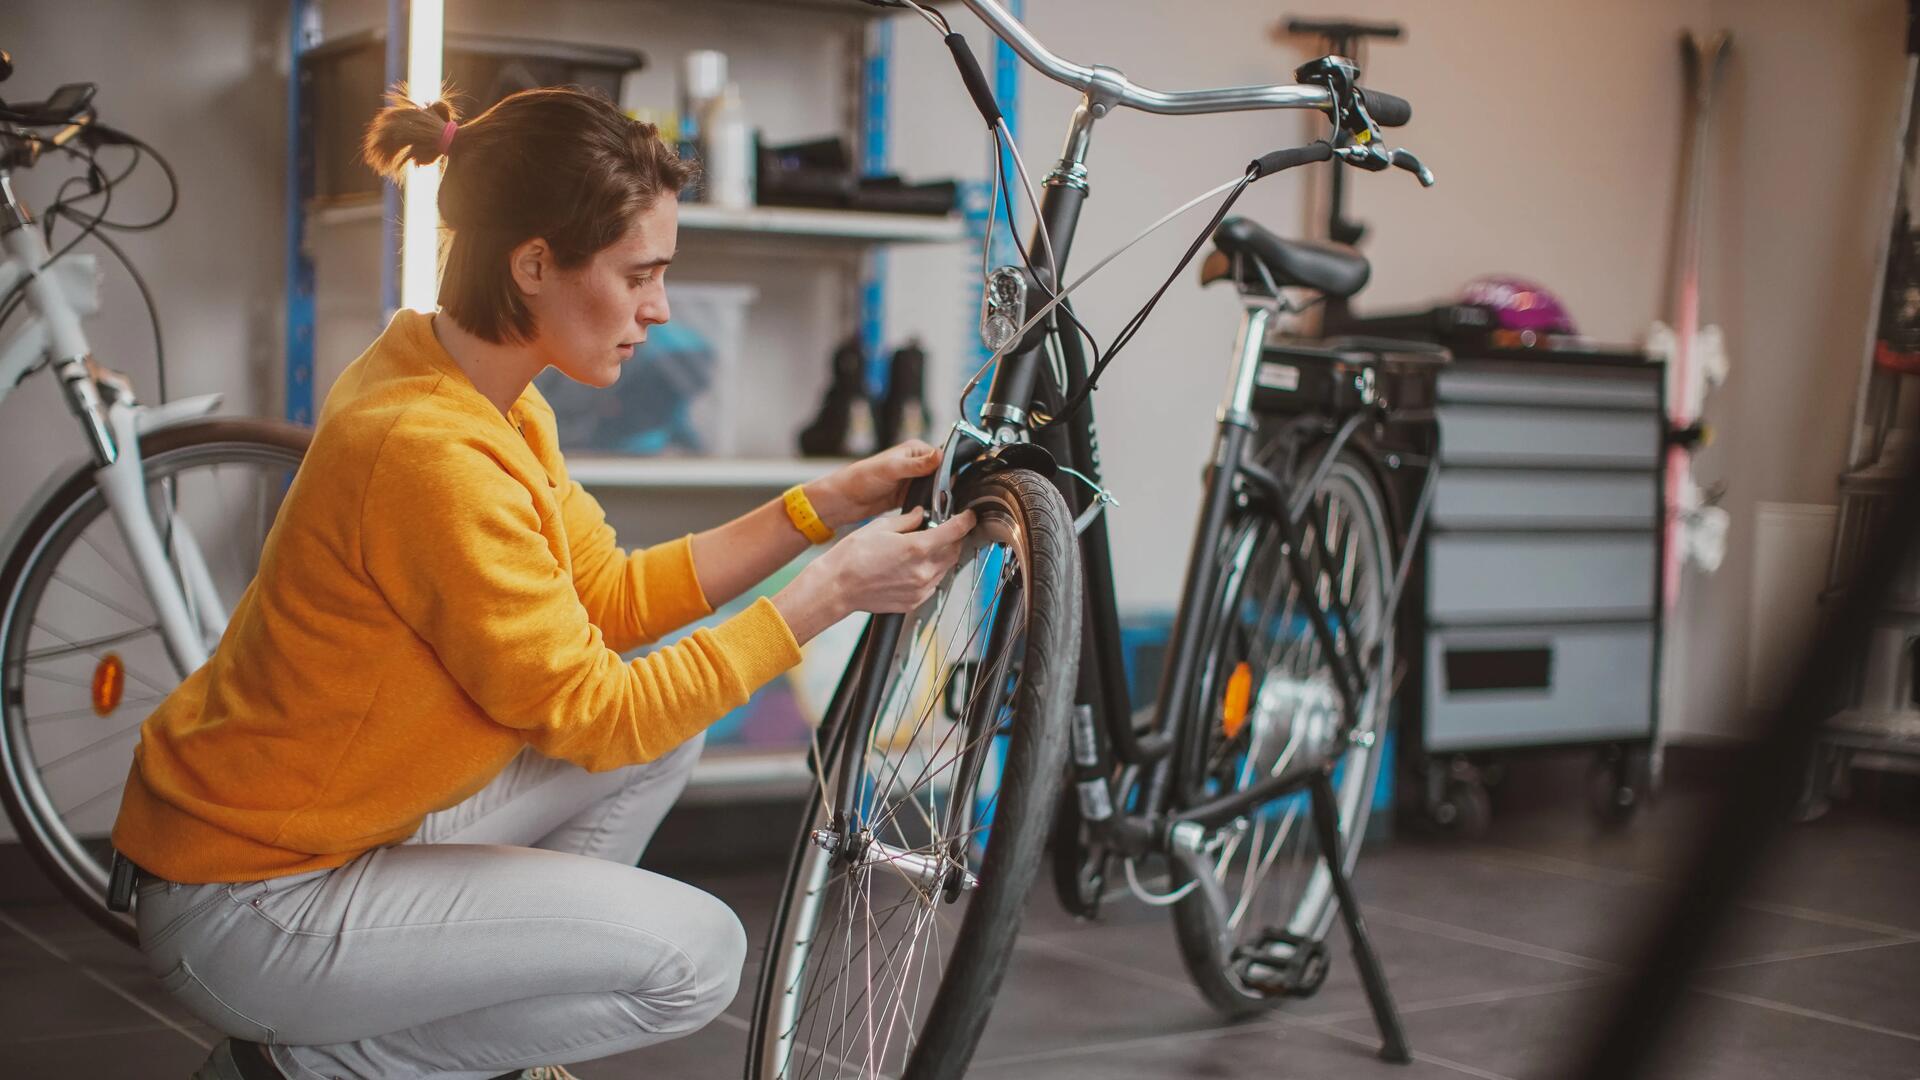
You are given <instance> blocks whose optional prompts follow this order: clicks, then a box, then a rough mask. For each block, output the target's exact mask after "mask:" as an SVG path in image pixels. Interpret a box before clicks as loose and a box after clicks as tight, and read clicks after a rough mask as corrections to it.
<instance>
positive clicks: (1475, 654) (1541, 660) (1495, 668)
mask: <svg viewBox="0 0 1920 1080" xmlns="http://www.w3.org/2000/svg"><path fill="white" fill-rule="evenodd" d="M1445 664H1446V669H1447V690H1448V692H1449V693H1462V692H1465V691H1471V690H1547V689H1551V688H1552V686H1553V648H1552V646H1549V645H1537V646H1531V645H1530V646H1521V647H1517V648H1504V649H1448V650H1447V651H1446V657H1445Z"/></svg>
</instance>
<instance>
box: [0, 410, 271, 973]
mask: <svg viewBox="0 0 1920 1080" xmlns="http://www.w3.org/2000/svg"><path fill="white" fill-rule="evenodd" d="M169 434H171V433H169ZM300 459H301V452H300V450H298V449H296V448H294V447H293V446H292V445H280V444H275V443H272V442H266V441H260V442H249V441H233V440H226V439H218V438H215V439H212V440H210V441H204V442H199V443H192V442H189V443H188V444H187V445H177V446H173V447H171V448H167V449H158V450H155V451H153V452H151V453H150V454H149V456H147V457H146V458H145V460H144V462H143V464H144V466H145V471H146V474H147V477H148V483H147V494H148V500H149V504H150V507H151V510H152V513H153V516H154V520H155V524H156V526H157V528H158V529H159V532H160V535H161V536H162V538H163V541H164V542H165V543H166V544H167V548H168V556H169V559H170V562H171V563H172V565H173V567H174V572H175V574H176V575H179V574H180V573H181V568H182V566H183V565H185V564H186V561H187V560H190V559H192V558H193V556H192V555H191V554H190V553H189V552H190V545H191V548H192V549H194V550H197V551H198V553H199V556H200V561H201V564H202V565H204V566H205V568H206V570H207V577H206V585H207V587H206V588H205V589H201V590H188V592H189V611H190V614H191V615H192V617H193V619H194V621H195V623H196V625H197V626H198V627H199V628H200V630H201V631H202V634H203V637H204V638H205V640H206V644H207V646H208V648H209V649H211V648H212V647H213V646H214V645H215V644H216V643H217V641H218V638H219V634H220V631H221V630H222V628H224V626H225V623H226V617H227V615H228V614H229V613H230V611H231V610H232V606H233V604H234V603H235V602H237V601H238V599H239V597H240V595H241V593H242V592H243V591H244V590H245V589H246V587H247V586H248V584H249V583H251V581H252V580H253V575H254V573H255V572H256V570H257V569H258V565H259V557H260V552H261V548H262V546H263V544H264V541H265V537H266V533H267V531H268V529H270V528H271V526H272V523H273V519H274V516H275V514H276V513H277V511H278V508H279V504H280V502H281V500H282V499H283V498H284V495H285V492H286V488H287V486H288V484H289V483H290V482H291V478H292V476H293V473H294V471H295V470H296V469H297V467H298V465H299V463H300ZM13 565H14V567H16V570H15V572H13V573H10V574H8V575H7V583H8V587H7V589H6V593H5V595H4V597H0V700H3V702H4V704H3V705H0V709H3V710H4V715H3V716H0V759H4V760H3V761H0V767H3V768H4V794H5V795H6V803H7V809H8V812H9V814H10V816H11V817H12V819H13V822H14V827H15V829H16V831H17V832H19V834H20V839H21V841H22V842H23V843H25V844H27V845H28V846H29V847H30V848H31V849H33V851H34V854H35V855H36V857H37V858H38V859H39V861H40V862H41V863H42V864H43V866H45V867H46V869H47V870H48V871H49V873H50V874H51V875H52V876H53V878H54V881H55V884H57V885H59V886H60V887H61V889H62V891H63V892H66V893H67V894H68V895H69V896H70V897H72V898H73V899H74V900H76V902H78V903H80V905H81V906H82V908H83V909H84V910H86V912H87V914H88V915H90V916H91V917H93V918H94V919H96V920H97V921H100V922H102V923H103V924H104V925H106V926H107V927H108V929H110V930H112V931H114V932H115V933H116V934H119V935H120V936H122V937H123V938H126V939H128V940H131V937H132V927H131V923H130V920H128V919H127V918H126V917H124V916H121V915H118V914H116V913H112V912H109V911H107V909H106V906H105V896H106V887H107V869H108V867H107V861H108V857H109V844H108V840H107V834H108V832H109V831H110V830H111V828H112V825H113V821H114V819H115V817H116V816H117V815H118V812H119V806H120V793H121V791H122V789H123V788H124V785H125V781H126V776H127V772H128V770H129V769H130V768H131V764H132V760H133V748H134V746H135V744H136V743H137V742H138V740H139V737H140V730H141V725H142V724H143V723H144V721H145V719H146V717H147V716H148V714H149V713H151V712H152V710H153V709H154V708H155V707H157V706H158V705H159V704H160V702H161V701H162V700H164V699H165V698H166V696H167V695H168V694H170V693H171V692H172V691H173V690H174V689H175V688H176V687H177V686H178V685H179V684H180V682H181V681H182V680H183V679H184V678H185V676H186V674H187V673H186V672H182V671H181V670H179V669H178V667H177V666H176V665H175V664H174V662H173V659H172V657H171V655H170V654H169V652H168V651H167V649H166V647H165V643H164V641H163V640H162V638H161V636H160V632H159V627H158V622H159V620H158V616H157V615H156V614H155V611H154V607H153V603H152V601H151V599H149V597H148V596H147V594H146V591H145V589H144V588H143V587H142V586H141V585H140V578H139V575H138V573H137V572H136V571H135V569H134V563H133V560H132V557H131V555H130V553H129V549H128V548H127V545H126V542H125V541H124V539H123V538H122V537H121V535H120V532H119V529H118V526H117V524H116V523H115V521H114V519H113V518H112V516H111V515H110V514H108V513H107V512H106V503H105V499H104V498H103V496H102V495H101V494H100V491H99V489H98V488H97V487H94V486H92V485H91V484H87V485H85V486H84V487H81V488H79V489H78V490H77V491H75V492H74V493H73V494H72V495H70V496H68V497H66V498H64V499H56V500H55V501H54V502H53V503H51V504H49V506H48V507H47V510H46V512H45V513H44V515H43V523H42V524H41V525H40V526H39V527H38V528H34V529H30V530H29V531H28V533H27V534H26V535H24V537H23V539H22V543H21V547H20V550H19V553H18V558H17V560H16V561H15V562H14V563H13Z"/></svg>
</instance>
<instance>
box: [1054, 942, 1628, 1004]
mask: <svg viewBox="0 0 1920 1080" xmlns="http://www.w3.org/2000/svg"><path fill="white" fill-rule="evenodd" d="M1369 930H1370V932H1371V933H1372V935H1373V939H1374V947H1375V949H1376V950H1377V951H1378V952H1379V954H1380V957H1381V962H1382V964H1383V965H1385V967H1386V970H1387V982H1388V985H1389V986H1390V987H1391V988H1392V990H1393V993H1394V995H1395V997H1396V998H1397V999H1398V1000H1399V1001H1400V1002H1401V1003H1402V1004H1405V1005H1414V1004H1419V1003H1423V1002H1432V1001H1445V1000H1451V999H1454V998H1458V997H1462V996H1472V995H1481V994H1489V993H1496V992H1500V991H1510V990H1518V989H1523V988H1539V987H1548V986H1556V985H1561V984H1564V983H1567V982H1570V981H1577V980H1586V979H1592V978H1594V977H1596V974H1597V973H1596V972H1594V971H1592V970H1589V969H1584V968H1579V967H1573V966H1570V965H1567V964H1563V963H1559V962H1556V961H1553V960H1548V959H1543V958H1540V957H1535V956H1527V955H1523V954H1520V953H1514V952H1509V951H1506V950H1501V949H1492V948H1488V947H1486V946H1484V945H1476V944H1472V943H1470V942H1463V941H1459V940H1457V939H1454V938H1449V937H1442V936H1438V935H1435V934H1431V933H1425V932H1422V931H1419V930H1413V929H1407V928H1404V927H1400V926H1396V925H1393V924H1390V923H1384V922H1379V921H1374V922H1371V923H1369ZM1028 944H1030V945H1033V946H1044V945H1052V946H1057V947H1060V948H1066V949H1072V950H1075V951H1076V952H1078V953H1081V954H1084V955H1085V956H1087V957H1088V958H1089V959H1094V960H1103V961H1107V962H1113V963H1119V964H1125V965H1127V966H1129V967H1132V968H1136V969H1138V970H1140V971H1141V972H1143V973H1147V974H1149V975H1151V976H1153V977H1156V978H1158V979H1162V980H1172V981H1173V982H1175V983H1177V984H1179V986H1180V987H1181V988H1182V989H1183V990H1185V992H1187V993H1189V994H1195V995H1197V994H1198V991H1197V990H1194V989H1193V988H1192V986H1191V984H1190V982H1189V981H1188V975H1187V971H1186V968H1185V966H1184V965H1183V964H1182V962H1181V960H1180V955H1179V948H1178V946H1177V945H1176V944H1175V940H1174V933H1173V928H1172V927H1171V926H1170V925H1167V926H1149V927H1104V926H1103V927H1091V928H1084V929H1080V930H1069V931H1060V932H1055V933H1050V934H1037V935H1033V936H1032V937H1031V938H1030V939H1028ZM1328 948H1329V950H1330V951H1331V952H1332V954H1333V955H1332V961H1333V967H1332V971H1331V973H1330V974H1329V975H1328V977H1327V982H1326V985H1325V986H1323V987H1321V989H1320V992H1319V993H1318V994H1315V995H1314V996H1313V997H1310V998H1304V999H1300V1000H1297V1001H1289V1002H1286V1003H1285V1004H1284V1005H1283V1006H1282V1007H1281V1008H1282V1009H1283V1011H1285V1012H1287V1013H1289V1014H1292V1015H1297V1016H1310V1017H1319V1016H1329V1015H1338V1014H1344V1013H1349V1012H1356V1011H1357V1012H1365V1011H1366V1010H1367V1000H1366V995H1365V992H1364V991H1363V990H1362V988H1361V985H1360V977H1359V974H1358V970H1357V968H1356V967H1355V965H1354V961H1353V954H1352V951H1351V948H1350V946H1349V945H1348V938H1347V934H1346V930H1345V928H1344V927H1342V926H1338V925H1336V926H1335V928H1334V931H1333V935H1332V937H1331V938H1329V940H1328Z"/></svg>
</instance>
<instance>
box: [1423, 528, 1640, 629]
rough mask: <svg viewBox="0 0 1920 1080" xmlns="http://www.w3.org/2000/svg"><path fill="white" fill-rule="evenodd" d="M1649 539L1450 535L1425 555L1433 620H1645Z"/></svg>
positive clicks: (1438, 537)
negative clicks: (1643, 618) (1642, 618)
mask: <svg viewBox="0 0 1920 1080" xmlns="http://www.w3.org/2000/svg"><path fill="white" fill-rule="evenodd" d="M1656 540H1657V537H1656V536H1655V535H1654V534H1653V533H1651V532H1648V533H1622V534H1614V535H1607V534H1601V535H1594V534H1584V533H1583V534H1574V535H1568V536H1554V535H1551V534H1539V533H1535V534H1528V535H1512V534H1504V533H1487V534H1479V533H1452V534H1441V535H1436V536H1435V537H1434V538H1433V542H1432V545H1431V546H1430V547H1429V548H1428V552H1427V558H1428V562H1427V580H1428V586H1427V614H1428V617H1429V618H1430V619H1431V620H1432V621H1433V622H1435V623H1470V622H1481V623H1487V622H1535V621H1541V622H1544V621H1554V620H1561V621H1569V620H1575V619H1620V618H1627V619H1631V618H1641V617H1647V618H1651V617H1652V615H1653V610H1654V580H1655V579H1654V565H1655V553H1656V552H1657V550H1658V547H1657V543H1656Z"/></svg>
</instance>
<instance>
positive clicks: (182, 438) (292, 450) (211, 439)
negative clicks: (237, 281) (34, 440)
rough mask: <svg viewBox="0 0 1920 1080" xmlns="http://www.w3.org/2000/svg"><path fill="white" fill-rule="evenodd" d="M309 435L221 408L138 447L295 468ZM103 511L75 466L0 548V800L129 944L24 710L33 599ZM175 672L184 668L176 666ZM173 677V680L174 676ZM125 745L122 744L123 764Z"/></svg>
mask: <svg viewBox="0 0 1920 1080" xmlns="http://www.w3.org/2000/svg"><path fill="white" fill-rule="evenodd" d="M311 438H312V432H311V431H310V430H308V429H306V428H303V427H299V426H296V425H293V424H288V423H282V422H279V421H272V420H258V419H238V418H235V419H228V418H221V419H209V420H198V421H191V422H187V423H183V424H179V425H175V426H172V427H167V428H162V429H160V430H158V431H155V432H152V433H150V434H148V435H145V436H143V437H142V438H141V440H140V450H141V455H142V464H143V466H144V468H145V471H146V472H147V473H148V475H149V476H152V477H167V476H170V475H175V474H176V473H177V472H179V471H181V470H184V469H185V468H190V467H195V466H196V465H198V464H204V463H211V462H214V456H215V455H218V454H220V453H222V452H226V451H227V450H230V449H235V448H237V449H239V450H240V451H241V452H242V453H244V454H250V455H255V457H254V460H255V461H256V462H257V461H260V460H262V458H263V457H264V458H270V459H273V460H276V461H278V462H279V463H280V464H284V465H286V466H287V467H288V468H289V469H297V468H298V465H299V462H300V460H301V459H302V458H303V457H304V455H305V453H306V449H307V445H308V443H309V441H310V440H311ZM170 470H171V471H170ZM105 511H106V504H105V499H104V497H103V496H102V494H101V492H100V490H99V488H98V487H97V486H95V482H94V476H93V469H92V468H91V467H88V468H82V469H79V470H77V471H75V472H74V474H73V475H72V476H70V477H68V478H67V479H66V480H64V481H62V482H61V483H60V484H59V486H58V487H57V488H55V489H54V491H53V493H52V494H51V495H50V496H49V497H48V498H47V499H46V501H44V502H42V503H41V504H39V506H38V507H37V508H35V509H34V510H33V511H32V517H31V519H30V520H29V521H28V522H27V523H26V525H25V527H24V528H23V529H22V530H21V532H20V533H19V539H18V542H17V543H15V544H14V546H13V548H12V549H11V550H10V551H7V552H5V553H3V554H0V803H4V804H5V806H6V812H7V817H8V820H9V821H11V822H12V824H13V828H14V832H15V834H16V835H17V836H18V838H19V841H20V843H21V844H22V846H24V847H25V848H26V849H27V850H28V852H29V853H30V854H31V855H32V857H33V859H34V861H35V863H37V864H38V865H39V866H40V868H41V870H42V871H43V872H45V873H46V874H47V876H48V878H49V879H50V880H51V881H52V882H53V883H54V885H55V886H56V887H57V888H58V889H59V890H60V892H61V894H62V895H64V896H65V897H66V898H67V899H68V900H70V901H72V902H73V904H74V905H75V906H76V907H78V908H79V909H80V910H81V911H82V912H83V913H84V914H85V915H86V916H87V917H88V918H89V919H91V920H92V921H94V922H95V923H97V924H99V925H100V926H101V927H102V928H103V929H105V930H106V931H108V932H109V933H110V934H112V935H113V936H114V937H116V938H119V939H120V940H121V941H124V942H126V943H127V944H128V945H135V944H137V937H138V935H137V931H136V930H135V927H134V924H133V920H132V917H131V915H130V914H122V913H119V912H114V911H110V910H108V908H107V906H106V889H107V863H106V856H105V852H104V847H103V841H104V838H103V837H95V838H92V845H91V847H90V846H89V843H88V841H87V840H84V839H83V838H82V837H80V836H77V835H75V833H74V831H73V830H72V829H70V828H69V827H68V826H67V824H66V822H65V820H64V819H63V817H62V814H61V812H60V811H59V810H57V809H56V808H54V807H52V806H51V805H50V804H49V803H48V801H47V799H46V797H45V791H46V786H45V783H44V777H43V776H42V775H41V772H42V770H41V769H40V768H39V765H38V763H37V762H36V761H35V760H34V759H33V749H32V742H33V740H32V739H30V738H28V736H27V731H26V725H27V723H28V718H27V717H26V716H25V715H24V708H25V705H24V701H25V692H24V689H23V682H24V680H25V679H26V674H25V672H26V665H27V659H26V657H27V655H28V651H27V642H28V639H29V637H30V635H31V634H32V632H33V628H34V624H35V622H36V619H35V617H34V615H35V613H36V611H37V607H38V604H39V603H40V602H41V601H42V600H43V599H44V598H45V590H46V587H47V585H48V583H49V579H50V577H51V575H52V574H53V573H54V572H55V570H56V569H57V568H58V567H59V566H60V565H61V561H62V559H63V557H64V556H65V555H66V554H67V553H68V551H70V550H71V549H73V547H74V545H75V544H76V542H78V541H80V540H81V539H82V538H83V537H84V535H85V532H86V529H87V527H88V526H89V525H91V524H93V523H94V522H96V521H98V520H99V519H100V517H101V515H102V514H103V513H105ZM257 555H258V553H257V552H256V553H255V556H256V557H257ZM169 670H170V671H171V670H172V669H171V668H170V669H169ZM173 673H174V674H175V675H176V676H178V677H179V678H184V674H183V673H179V672H177V671H173ZM173 685H178V679H176V681H175V682H174V684H173ZM170 690H171V687H169V688H168V692H170ZM161 696H162V697H164V694H162V695H161ZM155 703H157V700H156V702H155ZM142 723H143V724H144V719H143V720H142ZM131 754H132V751H131V747H129V748H128V762H129V767H130V764H131V760H132V758H131ZM122 772H123V773H124V770H122ZM110 790H111V789H110Z"/></svg>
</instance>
